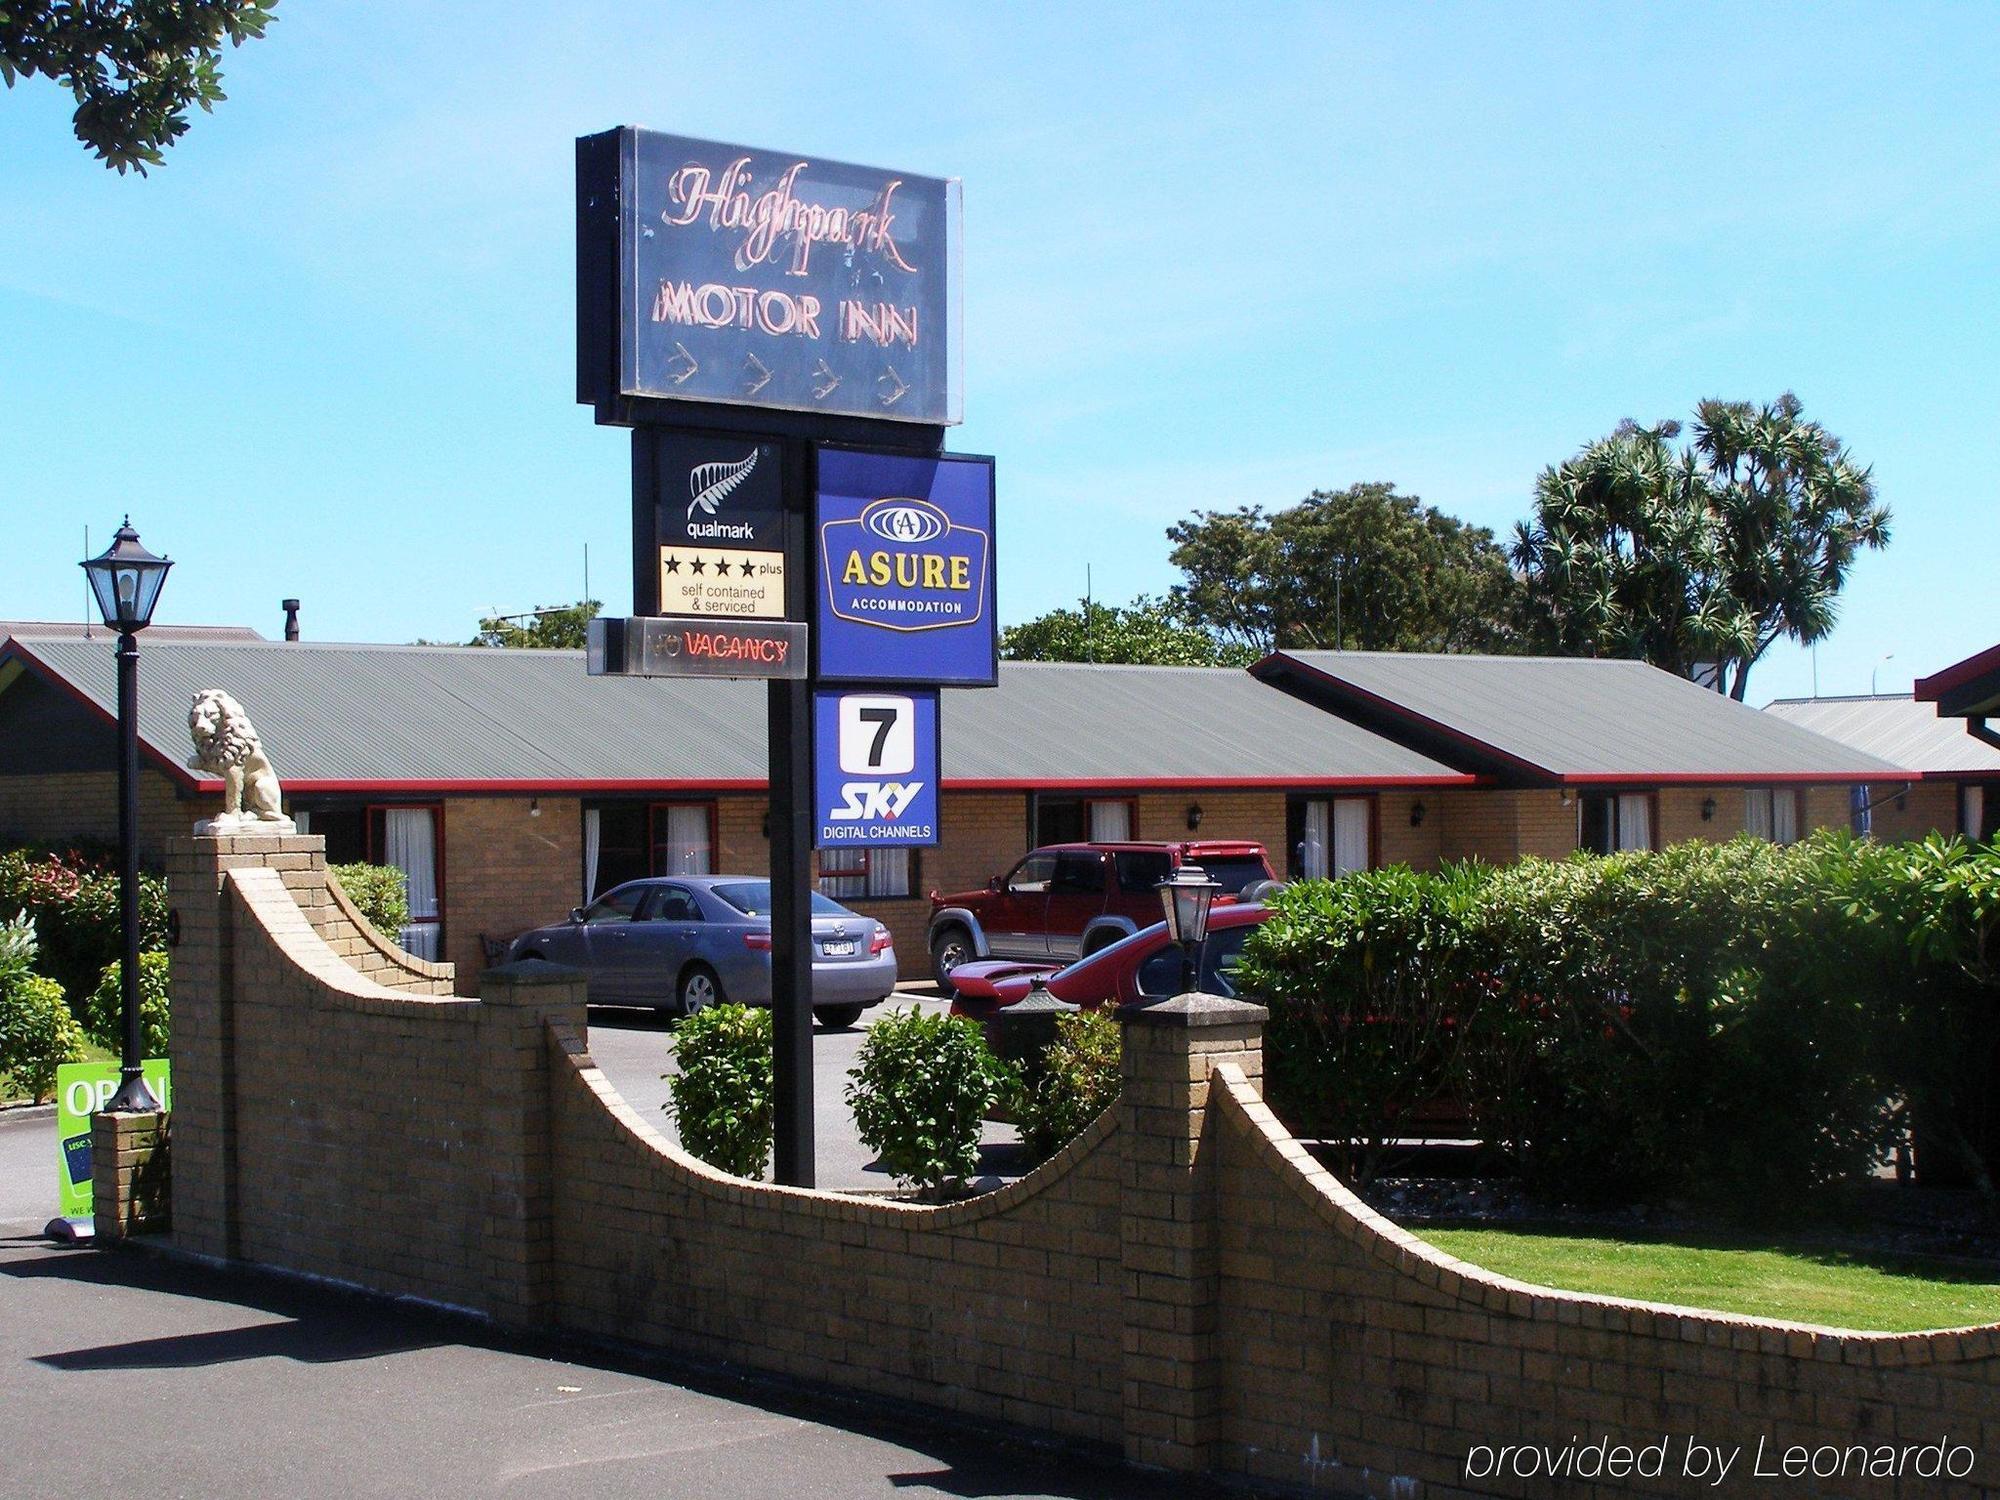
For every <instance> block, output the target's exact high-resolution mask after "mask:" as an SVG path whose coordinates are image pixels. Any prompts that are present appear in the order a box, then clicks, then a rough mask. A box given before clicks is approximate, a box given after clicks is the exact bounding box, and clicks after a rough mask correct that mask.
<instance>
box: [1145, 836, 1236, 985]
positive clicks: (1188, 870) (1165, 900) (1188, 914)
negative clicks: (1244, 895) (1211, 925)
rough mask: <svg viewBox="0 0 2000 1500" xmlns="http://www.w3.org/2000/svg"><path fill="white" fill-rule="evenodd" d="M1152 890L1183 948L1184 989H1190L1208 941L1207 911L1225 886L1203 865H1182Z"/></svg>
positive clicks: (1169, 928)
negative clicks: (1209, 873)
mask: <svg viewBox="0 0 2000 1500" xmlns="http://www.w3.org/2000/svg"><path fill="white" fill-rule="evenodd" d="M1153 889H1154V890H1156V891H1158V892H1159V893H1160V907H1161V909H1162V910H1163V911H1165V912H1166V915H1167V936H1168V937H1169V938H1171V939H1172V940H1173V941H1174V942H1176V943H1179V944H1180V947H1181V955H1182V957H1181V988H1182V989H1184V990H1191V989H1193V988H1194V984H1195V975H1196V974H1198V973H1199V972H1200V968H1199V966H1198V964H1197V963H1196V960H1197V958H1198V957H1199V956H1200V953H1201V947H1202V944H1204V943H1206V942H1207V941H1208V910H1209V908H1210V907H1211V906H1213V905H1214V904H1215V898H1216V895H1217V894H1218V893H1219V892H1220V891H1221V890H1222V887H1221V886H1219V885H1217V884H1216V883H1215V882H1214V881H1213V880H1210V879H1209V878H1208V872H1207V871H1206V870H1204V869H1202V867H1201V866H1200V865H1182V866H1181V867H1180V868H1179V869H1178V870H1176V871H1174V873H1173V874H1171V875H1169V876H1168V877H1167V878H1166V879H1165V880H1162V881H1161V882H1160V883H1159V884H1158V885H1156V886H1154V887H1153Z"/></svg>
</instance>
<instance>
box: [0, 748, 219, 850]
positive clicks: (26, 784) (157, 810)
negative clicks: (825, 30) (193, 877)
mask: <svg viewBox="0 0 2000 1500" xmlns="http://www.w3.org/2000/svg"><path fill="white" fill-rule="evenodd" d="M221 811H222V794H221V793H220V792H216V793H214V794H213V795H208V796H191V797H189V798H187V799H186V800H182V799H181V797H180V796H179V795H178V794H177V792H176V790H175V787H174V784H173V782H171V781H169V780H168V779H167V777H166V776H165V775H164V774H163V773H162V772H160V771H158V770H156V769H154V768H152V767H150V766H146V765H143V764H142V765H141V766H140V768H139V858H140V860H141V862H142V863H144V864H146V865H148V866H152V867H158V866H159V865H160V864H161V863H162V862H163V861H164V860H165V859H166V853H167V840H168V839H170V838H180V837H182V836H184V835H186V833H187V832H188V830H189V829H191V828H192V827H194V825H195V823H196V822H197V821H198V820H199V819H202V818H211V817H214V816H215V815H216V814H217V813H219V812H221ZM64 839H83V840H89V841H92V842H95V843H104V844H115V843H117V842H118V773H117V772H115V771H67V772H54V773H51V774H46V775H35V776H0V840H6V841H14V840H20V841H23V842H26V841H39V840H49V841H51V842H58V843H59V842H61V841H62V840H64Z"/></svg>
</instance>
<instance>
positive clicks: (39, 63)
mask: <svg viewBox="0 0 2000 1500" xmlns="http://www.w3.org/2000/svg"><path fill="white" fill-rule="evenodd" d="M276 4H277V0H5V4H0V79H3V80H5V82H6V84H7V86H8V87H9V88H12V87H13V86H14V80H15V79H16V78H33V77H37V76H40V77H43V78H50V79H54V80H55V81H56V82H58V83H60V84H62V85H63V86H64V87H65V88H67V89H68V90H69V91H70V93H71V94H72V95H73V96H74V97H75V99H76V115H75V122H76V138H77V139H78V140H80V141H82V142H83V144H84V145H86V146H88V147H90V148H91V150H93V151H95V152H96V153H97V155H98V158H99V159H100V160H101V161H103V163H104V164H105V165H106V166H108V167H116V168H117V169H118V171H119V172H120V173H123V172H125V171H126V170H127V169H128V168H129V169H132V170H135V171H137V172H138V173H139V175H140V176H142V177H143V176H144V175H145V173H146V168H147V167H148V166H158V165H160V163H161V162H163V161H165V160H166V158H165V156H164V155H163V154H162V149H161V148H163V147H166V146H171V145H172V144H173V143H174V142H175V141H177V140H178V139H180V137H181V136H182V135H183V134H185V133H186V131H187V128H188V119H187V110H188V106H189V105H190V104H199V105H200V106H201V107H202V109H203V111H204V112H206V111H209V110H212V109H213V108H214V107H215V104H216V102H217V101H218V100H220V99H222V98H224V97H225V96H224V94H223V92H222V73H221V69H220V67H219V66H218V65H219V63H220V62H221V59H222V44H223V42H224V41H225V40H227V41H228V42H229V43H230V44H231V45H232V46H237V47H240V46H242V45H243V43H244V42H246V41H248V40H250V39H251V38H253V37H261V36H262V35H263V34H264V29H265V27H267V26H269V25H270V24H271V11H272V10H273V8H274V7H275V6H276Z"/></svg>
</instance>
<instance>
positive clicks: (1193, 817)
mask: <svg viewBox="0 0 2000 1500" xmlns="http://www.w3.org/2000/svg"><path fill="white" fill-rule="evenodd" d="M1187 826H1188V832H1189V833H1193V832H1194V831H1195V830H1196V829H1197V828H1199V827H1201V804H1200V803H1199V802H1190V803H1189V804H1188V810H1187Z"/></svg>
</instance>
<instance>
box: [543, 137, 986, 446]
mask: <svg viewBox="0 0 2000 1500" xmlns="http://www.w3.org/2000/svg"><path fill="white" fill-rule="evenodd" d="M959 201H960V195H959V184H958V182H957V180H956V179H946V178H938V177H919V176H916V175H914V174H912V173H908V172H893V171H887V170H883V169H881V168H876V167H860V166H853V165H850V164H848V163H846V162H834V161H824V160H821V159H819V158H817V157H813V156H807V155H802V154H799V153H794V152H781V151H762V150H755V149H753V148H751V147H748V146H732V145H725V144H722V143H720V142H716V141H702V140H693V139H690V138H688V137H686V136H677V135H662V134H660V133H658V132H657V131H651V130H637V129H634V128H632V127H630V126H626V127H622V128H620V129H618V130H613V131H607V132H605V133H604V134H602V135H596V136H586V137H584V138H583V139H582V140H580V141H578V142H577V215H578V225H577V252H578V266H577V269H578V276H577V295H578V300H579V307H578V328H579V338H580V340H581V343H580V347H579V382H578V399H579V400H582V401H586V402H593V403H595V402H599V401H603V400H606V399H608V398H610V397H612V396H614V395H625V396H651V397H665V398H669V399H679V400H686V401H708V402H721V403H726V404H730V405H742V406H759V407H780V408H784V409H786V410H790V411H810V412H830V413H834V414H836V415H840V416H848V417H873V418H878V419H882V420H887V421H900V422H918V423H926V424H930V425H942V424H947V423H954V422H957V421H959V420H960V406H961V402H960V392H959V379H958V373H957V372H958V364H959V321H960V313H959V278H958V255H959ZM607 241H608V243H607ZM609 330H615V338H613V337H609V336H607V335H608V332H609Z"/></svg>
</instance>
